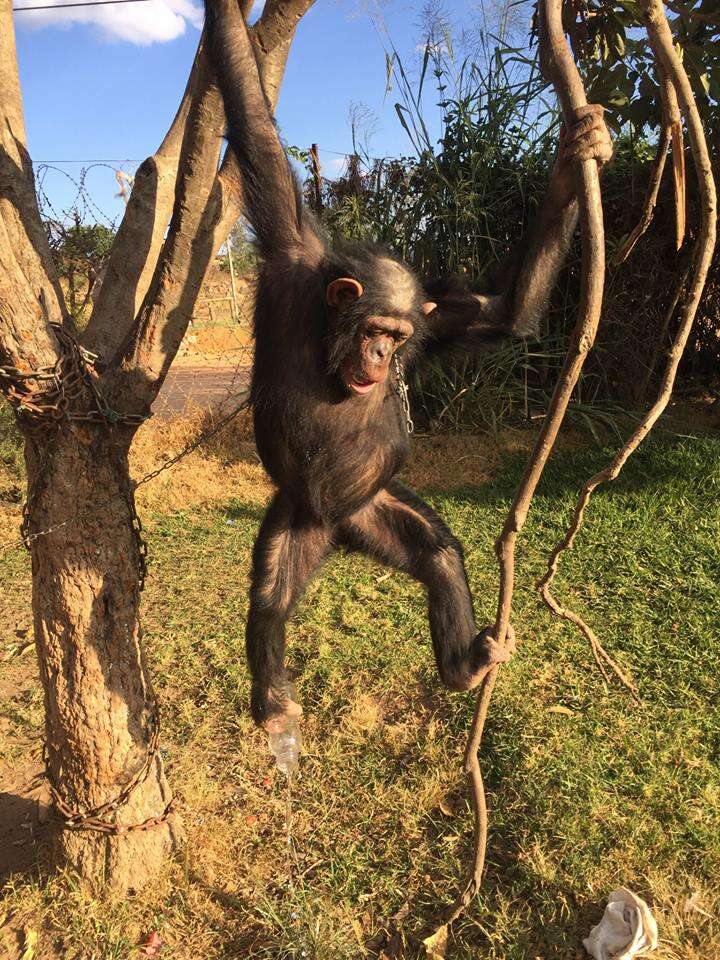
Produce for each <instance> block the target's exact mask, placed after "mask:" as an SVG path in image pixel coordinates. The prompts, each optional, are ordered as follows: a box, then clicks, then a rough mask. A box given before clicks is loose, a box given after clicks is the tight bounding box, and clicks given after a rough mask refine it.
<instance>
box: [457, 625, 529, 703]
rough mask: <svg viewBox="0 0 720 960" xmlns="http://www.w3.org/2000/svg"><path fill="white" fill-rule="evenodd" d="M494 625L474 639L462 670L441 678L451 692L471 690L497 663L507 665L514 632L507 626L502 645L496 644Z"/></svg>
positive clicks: (512, 649)
mask: <svg viewBox="0 0 720 960" xmlns="http://www.w3.org/2000/svg"><path fill="white" fill-rule="evenodd" d="M494 629H495V626H494V624H493V625H490V626H488V627H485V629H484V630H481V631H480V633H479V634H478V635H477V636H476V637H475V642H474V644H473V646H472V647H471V648H470V650H469V651H468V662H467V664H466V665H465V669H464V670H455V671H453V673H452V675H450V676H446V677H443V680H444V682H445V684H446V686H448V687H450V689H451V690H460V691H462V690H473V689H474V688H475V687H476V686H477V685H478V684H479V683H480V682H481V681H482V680H483V679H484V677H485V676H486V675H487V673H488V671H489V670H491V669H492V668H493V667H494V666H496V664H498V663H507V661H508V660H509V659H510V657H511V656H512V655H513V653H515V630H514V629H513V627H512V625H509V626H508V629H507V637H506V639H505V643H504V644H500V643H498V642H497V640H496V639H495V637H494V636H493V630H494Z"/></svg>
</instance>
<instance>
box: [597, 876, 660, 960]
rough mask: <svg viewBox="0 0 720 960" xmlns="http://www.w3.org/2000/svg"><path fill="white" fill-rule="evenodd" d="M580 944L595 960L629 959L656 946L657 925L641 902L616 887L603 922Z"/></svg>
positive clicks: (623, 888) (628, 891)
mask: <svg viewBox="0 0 720 960" xmlns="http://www.w3.org/2000/svg"><path fill="white" fill-rule="evenodd" d="M583 944H584V946H585V949H586V950H587V952H588V953H589V954H590V955H591V956H592V957H595V960H632V958H633V957H639V956H642V954H645V953H649V952H650V951H651V950H654V949H655V948H656V947H657V945H658V928H657V923H656V922H655V917H653V915H652V913H650V907H648V905H647V904H646V903H645V901H644V900H642V899H641V898H640V897H638V896H636V895H635V894H634V893H633V892H632V891H631V890H628V889H626V888H625V887H619V888H618V889H617V890H613V892H612V893H611V894H610V896H609V898H608V905H607V907H606V908H605V913H604V914H603V918H602V920H601V921H600V923H598V925H597V926H595V927H593V928H592V930H591V931H590V936H589V937H587V938H586V939H585V940H583Z"/></svg>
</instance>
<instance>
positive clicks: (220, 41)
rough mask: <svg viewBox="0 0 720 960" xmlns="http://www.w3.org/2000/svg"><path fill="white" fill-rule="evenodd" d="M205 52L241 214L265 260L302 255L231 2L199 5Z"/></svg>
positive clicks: (289, 185)
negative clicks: (235, 168)
mask: <svg viewBox="0 0 720 960" xmlns="http://www.w3.org/2000/svg"><path fill="white" fill-rule="evenodd" d="M205 24H206V35H207V50H208V54H209V57H210V59H211V61H212V64H213V66H214V68H215V72H216V75H217V79H218V85H219V87H220V91H221V93H222V96H223V101H224V104H225V114H226V118H227V138H228V140H229V142H230V145H231V147H232V149H233V151H234V152H235V155H236V157H237V161H238V165H239V167H240V172H241V174H242V190H243V201H244V207H245V214H246V216H247V218H248V220H249V221H250V225H251V226H252V228H253V231H254V232H255V235H256V237H257V241H258V246H259V247H260V252H261V254H262V255H263V257H265V258H266V259H269V258H275V259H277V258H278V257H280V258H283V257H286V256H292V257H295V256H297V255H298V254H302V253H307V252H308V250H307V247H308V243H310V244H311V245H312V246H316V244H317V238H316V237H315V236H314V233H313V236H308V231H307V229H303V227H304V225H305V224H304V218H303V216H302V198H301V195H300V189H299V187H298V184H297V181H296V179H295V176H294V175H293V172H292V170H291V168H290V164H289V163H288V159H287V156H286V155H285V151H284V150H283V146H282V144H281V142H280V138H279V137H278V134H277V130H276V128H275V122H274V120H273V117H272V113H271V111H270V107H269V106H268V102H267V98H266V97H265V92H264V90H263V87H262V83H261V80H260V75H259V73H258V67H257V61H256V59H255V52H254V50H253V47H252V43H251V40H250V35H249V33H248V29H247V25H246V23H245V20H244V19H243V16H242V13H241V12H240V8H239V5H238V3H237V0H205Z"/></svg>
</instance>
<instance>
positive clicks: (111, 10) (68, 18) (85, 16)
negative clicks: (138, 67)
mask: <svg viewBox="0 0 720 960" xmlns="http://www.w3.org/2000/svg"><path fill="white" fill-rule="evenodd" d="M35 2H36V0H20V2H19V3H18V6H22V5H27V6H31V5H33V4H34V3H35ZM43 2H44V3H52V4H53V5H54V6H58V7H61V6H62V5H63V2H65V3H67V0H43ZM202 20H203V11H202V7H199V6H196V5H195V4H194V3H193V2H192V0H144V2H140V3H119V4H110V5H106V6H98V7H70V8H69V9H67V8H66V9H65V10H58V11H57V12H56V11H54V10H35V11H33V12H32V13H19V14H17V16H16V21H15V22H16V24H17V25H18V26H23V27H28V28H30V29H41V28H42V27H48V26H54V27H56V26H57V27H69V26H70V25H71V24H73V23H86V24H89V25H92V26H94V27H95V29H96V30H97V32H98V33H99V35H100V37H101V39H103V40H127V41H128V43H135V44H138V45H139V46H149V45H150V44H151V43H166V42H167V41H168V40H174V39H175V38H176V37H179V36H181V34H183V33H185V29H186V26H187V24H188V23H189V24H191V25H192V26H193V27H196V28H198V29H200V27H202Z"/></svg>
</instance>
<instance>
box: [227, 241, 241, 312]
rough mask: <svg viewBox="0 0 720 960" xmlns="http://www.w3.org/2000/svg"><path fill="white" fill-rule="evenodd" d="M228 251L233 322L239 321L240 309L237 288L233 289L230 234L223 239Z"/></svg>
mask: <svg viewBox="0 0 720 960" xmlns="http://www.w3.org/2000/svg"><path fill="white" fill-rule="evenodd" d="M225 246H226V247H227V252H228V263H229V264H230V289H231V291H232V312H233V320H234V321H235V323H240V311H239V310H238V301H237V290H236V289H235V264H234V263H233V246H232V240H231V239H230V234H228V238H227V240H226V241H225Z"/></svg>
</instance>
